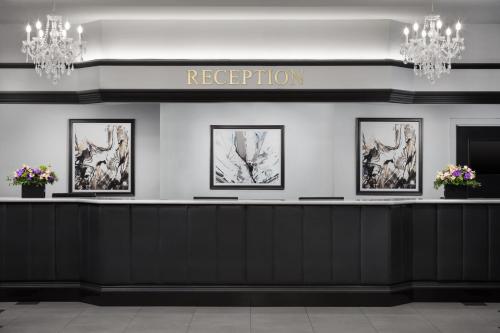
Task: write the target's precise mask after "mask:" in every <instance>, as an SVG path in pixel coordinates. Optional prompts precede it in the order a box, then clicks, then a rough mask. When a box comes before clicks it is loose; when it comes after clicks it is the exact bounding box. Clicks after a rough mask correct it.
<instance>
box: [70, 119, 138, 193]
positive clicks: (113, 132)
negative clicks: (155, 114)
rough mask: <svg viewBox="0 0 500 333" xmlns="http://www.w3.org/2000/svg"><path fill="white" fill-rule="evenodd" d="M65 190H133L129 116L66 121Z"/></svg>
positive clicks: (126, 191) (94, 191)
mask: <svg viewBox="0 0 500 333" xmlns="http://www.w3.org/2000/svg"><path fill="white" fill-rule="evenodd" d="M69 126H70V131H69V132H70V134H69V148H70V150H69V155H70V156H69V162H70V165H69V170H70V172H69V192H70V193H96V194H97V195H104V196H105V195H133V194H134V157H135V156H134V140H135V137H134V127H135V120H133V119H71V120H70V121H69Z"/></svg>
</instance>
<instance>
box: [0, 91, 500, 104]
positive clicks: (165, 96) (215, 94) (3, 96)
mask: <svg viewBox="0 0 500 333" xmlns="http://www.w3.org/2000/svg"><path fill="white" fill-rule="evenodd" d="M104 102H131V103H135V102H137V103H139V102H156V103H162V102H176V103H189V102H219V103H220V102H339V103H340V102H342V103H372V102H379V103H380V102H385V103H398V104H500V91H404V90H395V89H261V90H258V89H100V90H89V91H59V92H53V91H30V92H21V91H18V92H15V91H12V92H0V103H1V104H94V103H104Z"/></svg>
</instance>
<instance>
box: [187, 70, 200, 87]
mask: <svg viewBox="0 0 500 333" xmlns="http://www.w3.org/2000/svg"><path fill="white" fill-rule="evenodd" d="M187 73H188V84H195V85H197V84H198V81H196V76H197V75H198V72H197V71H196V70H195V69H190V70H188V72H187ZM193 82H194V83H193Z"/></svg>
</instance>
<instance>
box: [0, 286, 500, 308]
mask: <svg viewBox="0 0 500 333" xmlns="http://www.w3.org/2000/svg"><path fill="white" fill-rule="evenodd" d="M0 301H15V302H18V301H23V302H26V301H81V302H86V303H90V304H95V305H102V306H113V305H114V306H118V305H120V306H132V305H135V306H156V305H157V306H160V305H163V306H174V305H175V306H394V305H398V304H404V303H409V302H415V301H428V302H429V301H441V302H444V301H446V302H499V301H500V284H491V283H456V284H454V283H437V282H429V283H403V284H397V285H393V286H310V287H304V286H287V287H284V286H258V287H257V286H157V285H141V286H100V285H96V284H89V283H38V284H37V283H10V284H6V283H4V284H1V285H0Z"/></svg>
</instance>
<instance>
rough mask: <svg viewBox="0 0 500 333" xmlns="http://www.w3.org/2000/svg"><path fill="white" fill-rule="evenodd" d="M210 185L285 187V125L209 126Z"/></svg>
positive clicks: (247, 187)
mask: <svg viewBox="0 0 500 333" xmlns="http://www.w3.org/2000/svg"><path fill="white" fill-rule="evenodd" d="M210 130H211V138H210V140H211V148H210V188H211V189H228V190H229V189H259V190H262V189H268V190H272V189H274V190H282V189H284V187H285V161H284V135H285V134H284V131H285V128H284V126H281V125H263V126H255V125H251V126H241V125H240V126H228V125H212V126H211V129H210Z"/></svg>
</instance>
